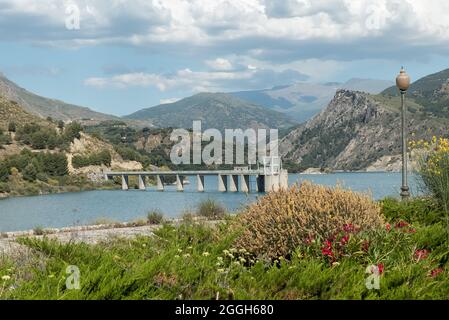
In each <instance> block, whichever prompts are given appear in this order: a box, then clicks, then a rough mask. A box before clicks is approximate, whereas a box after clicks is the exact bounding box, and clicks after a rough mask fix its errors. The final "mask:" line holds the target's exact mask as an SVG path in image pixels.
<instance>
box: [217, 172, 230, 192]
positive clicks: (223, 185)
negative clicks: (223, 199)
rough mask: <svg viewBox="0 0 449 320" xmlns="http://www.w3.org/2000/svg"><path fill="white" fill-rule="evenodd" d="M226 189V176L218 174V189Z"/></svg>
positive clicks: (222, 190) (221, 190)
mask: <svg viewBox="0 0 449 320" xmlns="http://www.w3.org/2000/svg"><path fill="white" fill-rule="evenodd" d="M227 189H228V183H227V180H226V176H224V175H222V174H219V175H218V191H220V192H226V191H227Z"/></svg>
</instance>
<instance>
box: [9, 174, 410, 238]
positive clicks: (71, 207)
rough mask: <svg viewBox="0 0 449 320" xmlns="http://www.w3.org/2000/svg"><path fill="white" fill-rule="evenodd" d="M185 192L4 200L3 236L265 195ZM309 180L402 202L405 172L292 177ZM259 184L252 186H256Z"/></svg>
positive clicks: (210, 180) (211, 182) (236, 205)
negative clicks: (400, 194)
mask: <svg viewBox="0 0 449 320" xmlns="http://www.w3.org/2000/svg"><path fill="white" fill-rule="evenodd" d="M189 180H190V181H191V184H189V185H186V186H185V190H184V192H177V191H176V188H175V187H174V186H166V191H164V192H158V191H156V190H155V188H152V187H149V188H148V189H147V190H146V191H140V190H129V191H121V190H105V191H104V190H102V191H87V192H77V193H65V194H53V195H43V196H32V197H18V198H10V199H5V200H0V232H5V231H18V230H28V229H33V228H35V227H38V226H39V227H44V228H49V227H55V228H58V227H67V226H78V225H85V224H90V223H93V222H95V221H97V220H99V219H103V218H105V219H108V220H113V221H132V220H135V219H139V218H144V217H146V215H147V212H148V211H150V210H154V209H158V210H160V211H161V212H162V213H164V215H165V216H166V217H179V216H181V215H182V214H183V213H184V212H189V211H193V210H194V209H195V207H196V206H197V204H198V203H199V202H200V201H202V200H206V199H214V200H216V201H218V202H220V203H221V204H222V205H224V206H225V207H226V208H227V209H228V210H230V211H235V210H238V209H240V208H242V207H244V206H245V205H246V204H248V203H250V202H252V201H255V200H256V198H257V197H258V196H261V194H256V193H250V194H244V193H239V192H237V193H229V192H227V193H220V192H217V178H216V177H206V180H205V192H204V193H199V192H196V190H195V187H196V180H195V178H194V177H189ZM301 180H310V181H312V182H314V183H317V184H323V185H329V186H335V185H336V184H337V183H338V184H340V185H342V186H343V187H345V188H348V189H351V190H353V191H361V192H370V193H371V194H372V196H373V198H375V199H382V198H384V197H387V196H393V197H397V196H398V195H399V188H400V185H401V174H400V173H336V174H323V175H298V174H291V175H289V183H290V184H293V183H295V182H298V181H301ZM253 184H254V182H251V185H252V186H253ZM410 185H411V191H412V194H417V192H418V188H417V183H416V181H415V180H414V179H413V178H412V179H411V181H410Z"/></svg>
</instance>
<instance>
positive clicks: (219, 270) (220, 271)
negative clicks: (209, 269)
mask: <svg viewBox="0 0 449 320" xmlns="http://www.w3.org/2000/svg"><path fill="white" fill-rule="evenodd" d="M217 272H218V273H224V272H225V269H217Z"/></svg>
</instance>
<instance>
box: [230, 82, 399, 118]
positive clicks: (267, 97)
mask: <svg viewBox="0 0 449 320" xmlns="http://www.w3.org/2000/svg"><path fill="white" fill-rule="evenodd" d="M392 85H393V82H391V81H386V80H373V79H355V78H354V79H350V80H349V81H347V82H345V83H337V82H331V83H324V84H320V83H309V82H298V83H295V84H293V85H288V86H280V87H274V88H272V89H265V90H253V91H239V92H231V93H230V94H232V95H233V96H236V97H238V98H241V99H243V100H247V101H251V102H253V103H256V104H258V105H261V106H264V107H267V108H269V109H272V110H276V111H279V112H282V113H285V114H287V115H288V116H289V117H291V118H292V119H294V120H296V121H298V122H305V121H307V120H308V119H310V118H312V117H313V116H314V115H316V114H317V113H318V112H320V111H321V110H322V109H323V108H324V107H326V105H327V104H328V103H329V102H330V101H331V100H332V98H333V96H334V95H335V93H336V92H337V90H339V89H347V90H356V91H363V92H367V93H371V94H377V93H380V92H382V91H383V90H385V89H386V88H388V87H390V86H392Z"/></svg>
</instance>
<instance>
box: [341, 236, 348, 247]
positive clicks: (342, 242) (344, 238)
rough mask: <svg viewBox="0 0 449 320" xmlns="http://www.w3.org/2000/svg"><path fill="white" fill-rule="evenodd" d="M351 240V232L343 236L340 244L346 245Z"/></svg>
mask: <svg viewBox="0 0 449 320" xmlns="http://www.w3.org/2000/svg"><path fill="white" fill-rule="evenodd" d="M348 241H349V234H345V235H344V236H343V238H341V240H340V245H342V246H344V245H345V244H347V243H348Z"/></svg>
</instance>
